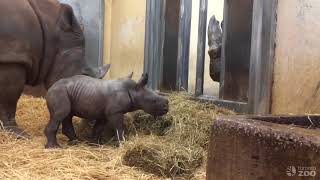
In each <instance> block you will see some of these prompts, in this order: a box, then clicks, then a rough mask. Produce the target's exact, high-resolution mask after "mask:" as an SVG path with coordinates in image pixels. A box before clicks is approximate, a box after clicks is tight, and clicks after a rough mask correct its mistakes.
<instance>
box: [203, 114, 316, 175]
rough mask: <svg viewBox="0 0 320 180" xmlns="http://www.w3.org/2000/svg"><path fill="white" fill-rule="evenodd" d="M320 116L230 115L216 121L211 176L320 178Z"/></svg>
mask: <svg viewBox="0 0 320 180" xmlns="http://www.w3.org/2000/svg"><path fill="white" fill-rule="evenodd" d="M319 120H320V116H300V117H297V116H296V117H294V116H263V117H262V116H251V117H250V116H231V117H230V116H229V117H218V118H217V119H216V120H215V121H214V123H213V125H212V135H211V142H210V147H209V152H208V166H207V179H208V180H211V179H212V180H214V179H219V180H225V179H228V180H251V179H252V180H265V179H266V180H269V179H270V180H272V179H281V180H285V179H290V180H292V179H319V177H320V129H318V128H320V123H319Z"/></svg>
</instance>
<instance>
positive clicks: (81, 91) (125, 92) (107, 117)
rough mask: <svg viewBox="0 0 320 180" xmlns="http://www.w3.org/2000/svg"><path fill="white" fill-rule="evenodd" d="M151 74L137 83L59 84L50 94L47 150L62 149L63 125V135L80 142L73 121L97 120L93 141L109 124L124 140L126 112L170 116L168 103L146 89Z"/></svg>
mask: <svg viewBox="0 0 320 180" xmlns="http://www.w3.org/2000/svg"><path fill="white" fill-rule="evenodd" d="M147 82H148V74H144V75H142V77H141V79H140V80H139V81H138V82H137V83H136V82H135V81H133V80H132V79H131V78H125V79H119V80H101V79H95V78H91V77H88V76H84V75H78V76H73V77H71V78H67V79H62V80H59V81H58V82H56V83H55V84H54V85H53V86H52V87H51V88H50V89H49V91H48V93H47V97H46V99H47V106H48V109H49V112H50V121H49V123H48V125H47V127H46V129H45V135H46V137H47V144H46V146H45V147H46V148H54V147H60V146H59V144H58V143H57V139H56V135H57V131H58V128H59V125H60V124H61V123H62V133H63V134H64V135H66V136H67V137H68V138H69V139H70V141H74V140H76V139H77V136H76V134H75V131H74V127H73V124H72V117H73V116H77V117H80V118H84V119H96V123H95V126H94V128H93V138H98V137H99V136H100V134H101V133H102V131H103V129H104V127H105V125H106V123H108V124H109V125H111V128H112V129H114V131H115V134H116V135H117V138H118V140H120V138H121V139H122V140H124V136H123V135H124V130H123V116H124V114H125V113H127V112H132V111H136V110H139V109H141V110H144V111H145V112H146V113H149V114H151V115H154V116H162V115H164V114H166V113H167V112H168V109H169V105H168V100H167V99H166V98H164V97H162V96H160V95H158V94H157V93H155V92H154V91H152V90H150V89H148V88H146V87H145V86H146V84H147Z"/></svg>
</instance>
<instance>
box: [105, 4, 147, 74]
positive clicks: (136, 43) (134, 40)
mask: <svg viewBox="0 0 320 180" xmlns="http://www.w3.org/2000/svg"><path fill="white" fill-rule="evenodd" d="M105 10H106V13H105V27H106V28H105V43H104V44H105V50H104V53H105V54H104V61H105V63H111V64H112V67H111V69H110V72H109V75H108V76H107V78H118V77H121V76H125V75H127V74H129V73H131V72H132V71H133V72H134V78H135V79H138V78H139V77H140V76H141V73H142V72H143V59H144V32H145V13H146V0H134V1H133V0H106V3H105Z"/></svg>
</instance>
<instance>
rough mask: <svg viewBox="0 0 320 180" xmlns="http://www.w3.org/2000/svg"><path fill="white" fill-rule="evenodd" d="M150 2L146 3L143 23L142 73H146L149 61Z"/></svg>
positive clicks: (148, 0)
mask: <svg viewBox="0 0 320 180" xmlns="http://www.w3.org/2000/svg"><path fill="white" fill-rule="evenodd" d="M150 11H151V0H147V2H146V21H145V39H144V65H143V73H148V72H149V71H148V67H149V61H150V43H149V42H150V27H151V26H150V25H151V23H150V16H151V12H150Z"/></svg>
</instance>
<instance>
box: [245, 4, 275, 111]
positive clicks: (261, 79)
mask: <svg viewBox="0 0 320 180" xmlns="http://www.w3.org/2000/svg"><path fill="white" fill-rule="evenodd" d="M277 5H278V4H277V0H268V1H265V0H255V2H254V7H253V20H252V41H251V58H250V85H249V102H248V104H249V111H250V113H252V114H268V113H270V106H271V91H272V80H273V64H274V52H275V35H276V33H275V32H276V13H277Z"/></svg>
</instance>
